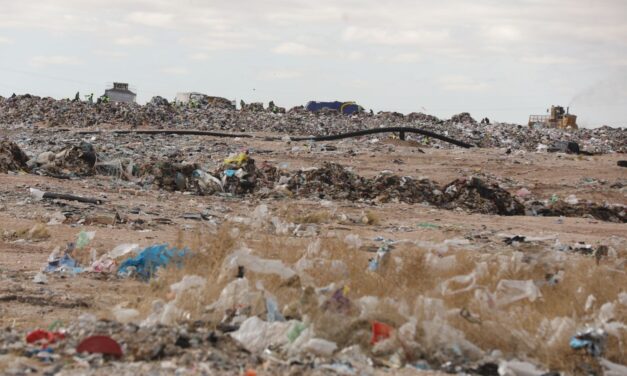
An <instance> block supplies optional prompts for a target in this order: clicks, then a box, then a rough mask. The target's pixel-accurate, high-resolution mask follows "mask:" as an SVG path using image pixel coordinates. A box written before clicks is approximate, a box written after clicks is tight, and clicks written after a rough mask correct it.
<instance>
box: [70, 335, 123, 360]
mask: <svg viewBox="0 0 627 376" xmlns="http://www.w3.org/2000/svg"><path fill="white" fill-rule="evenodd" d="M76 352H78V353H85V352H86V353H90V354H103V355H110V356H113V357H116V358H121V357H122V355H123V352H122V347H120V344H119V343H117V342H116V341H115V340H114V339H112V338H111V337H108V336H91V337H87V338H85V339H83V340H82V341H81V342H80V343H79V344H78V346H76Z"/></svg>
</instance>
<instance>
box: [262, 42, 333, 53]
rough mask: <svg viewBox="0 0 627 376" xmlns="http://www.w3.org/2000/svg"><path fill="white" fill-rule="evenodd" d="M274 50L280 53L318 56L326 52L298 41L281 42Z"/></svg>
mask: <svg viewBox="0 0 627 376" xmlns="http://www.w3.org/2000/svg"><path fill="white" fill-rule="evenodd" d="M272 52H274V53H275V54H279V55H292V56H316V55H323V54H324V52H323V51H321V50H319V49H317V48H313V47H309V46H306V45H304V44H301V43H296V42H285V43H281V44H279V45H278V46H276V47H275V48H273V49H272Z"/></svg>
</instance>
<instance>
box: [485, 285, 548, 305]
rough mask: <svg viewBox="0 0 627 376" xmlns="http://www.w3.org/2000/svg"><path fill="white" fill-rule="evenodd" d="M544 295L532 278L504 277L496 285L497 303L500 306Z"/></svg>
mask: <svg viewBox="0 0 627 376" xmlns="http://www.w3.org/2000/svg"><path fill="white" fill-rule="evenodd" d="M540 297H542V293H541V292H540V289H538V287H537V286H536V285H535V283H534V282H533V281H532V280H526V281H518V280H511V279H502V280H500V281H499V283H498V285H496V304H497V306H499V307H503V306H506V305H508V304H512V303H514V302H517V301H519V300H523V299H528V300H529V301H530V302H534V301H536V299H538V298H540Z"/></svg>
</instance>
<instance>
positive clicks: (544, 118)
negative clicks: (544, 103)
mask: <svg viewBox="0 0 627 376" xmlns="http://www.w3.org/2000/svg"><path fill="white" fill-rule="evenodd" d="M568 110H569V108H568V107H566V111H564V107H562V106H551V108H550V109H548V110H546V112H548V113H549V114H548V115H531V116H529V126H530V127H534V126H537V125H540V126H544V127H550V128H560V129H566V128H572V129H577V116H576V115H571V114H569V113H568Z"/></svg>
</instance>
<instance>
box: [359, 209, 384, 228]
mask: <svg viewBox="0 0 627 376" xmlns="http://www.w3.org/2000/svg"><path fill="white" fill-rule="evenodd" d="M363 218H364V220H363V221H364V223H365V224H367V225H371V226H378V225H380V224H381V217H380V216H379V214H377V213H376V212H374V211H372V210H368V211H367V212H366V214H365V215H364V217H363Z"/></svg>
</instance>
